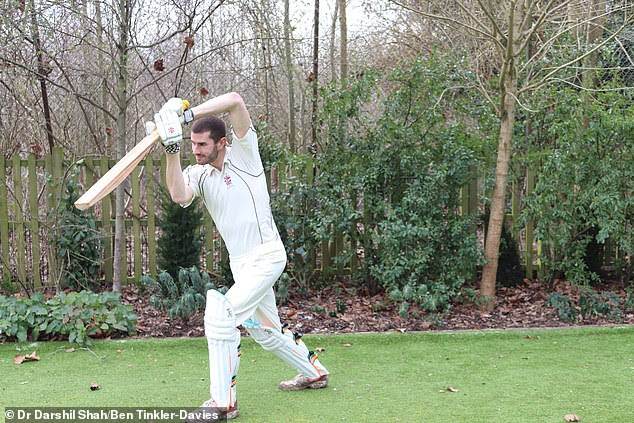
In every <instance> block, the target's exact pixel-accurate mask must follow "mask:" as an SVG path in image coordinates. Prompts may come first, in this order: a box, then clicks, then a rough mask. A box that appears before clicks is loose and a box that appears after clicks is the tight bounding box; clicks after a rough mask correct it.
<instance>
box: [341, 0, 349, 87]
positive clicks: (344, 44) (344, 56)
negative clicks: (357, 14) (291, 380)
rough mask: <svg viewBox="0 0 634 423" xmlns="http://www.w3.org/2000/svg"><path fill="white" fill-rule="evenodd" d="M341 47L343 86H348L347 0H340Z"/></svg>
mask: <svg viewBox="0 0 634 423" xmlns="http://www.w3.org/2000/svg"><path fill="white" fill-rule="evenodd" d="M339 3H340V4H339V30H340V31H341V34H340V37H339V43H340V46H339V49H340V54H341V87H342V88H345V87H347V86H348V23H347V21H346V0H339Z"/></svg>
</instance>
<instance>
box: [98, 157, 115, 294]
mask: <svg viewBox="0 0 634 423" xmlns="http://www.w3.org/2000/svg"><path fill="white" fill-rule="evenodd" d="M100 167H101V175H104V174H105V173H106V172H107V171H108V169H109V165H108V157H107V156H102V157H101V160H100ZM101 227H102V228H103V232H104V243H103V264H104V276H105V278H106V282H109V281H112V274H113V269H112V259H113V257H112V226H111V221H110V194H108V195H106V196H105V197H104V198H103V199H102V200H101Z"/></svg>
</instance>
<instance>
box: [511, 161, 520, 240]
mask: <svg viewBox="0 0 634 423" xmlns="http://www.w3.org/2000/svg"><path fill="white" fill-rule="evenodd" d="M520 174H521V168H520V166H519V164H516V165H515V166H513V176H514V177H513V183H512V185H511V216H512V217H513V222H512V225H511V229H512V228H514V227H515V222H517V217H518V216H519V214H520V198H521V195H522V190H521V187H520V183H519V181H520ZM512 232H513V238H515V242H516V243H517V245H518V246H519V245H520V233H519V231H515V230H513V231H512Z"/></svg>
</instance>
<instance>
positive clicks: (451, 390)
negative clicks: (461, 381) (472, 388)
mask: <svg viewBox="0 0 634 423" xmlns="http://www.w3.org/2000/svg"><path fill="white" fill-rule="evenodd" d="M447 390H448V391H449V392H458V390H457V389H456V388H454V387H453V386H447Z"/></svg>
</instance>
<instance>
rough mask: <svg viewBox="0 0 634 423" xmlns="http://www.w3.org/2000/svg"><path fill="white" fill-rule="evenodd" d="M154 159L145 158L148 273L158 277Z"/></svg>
mask: <svg viewBox="0 0 634 423" xmlns="http://www.w3.org/2000/svg"><path fill="white" fill-rule="evenodd" d="M155 185H156V184H155V180H154V159H153V158H152V156H150V155H148V156H147V157H146V158H145V197H146V199H147V255H148V273H149V274H150V276H152V277H153V278H156V220H155V219H156V189H155Z"/></svg>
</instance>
